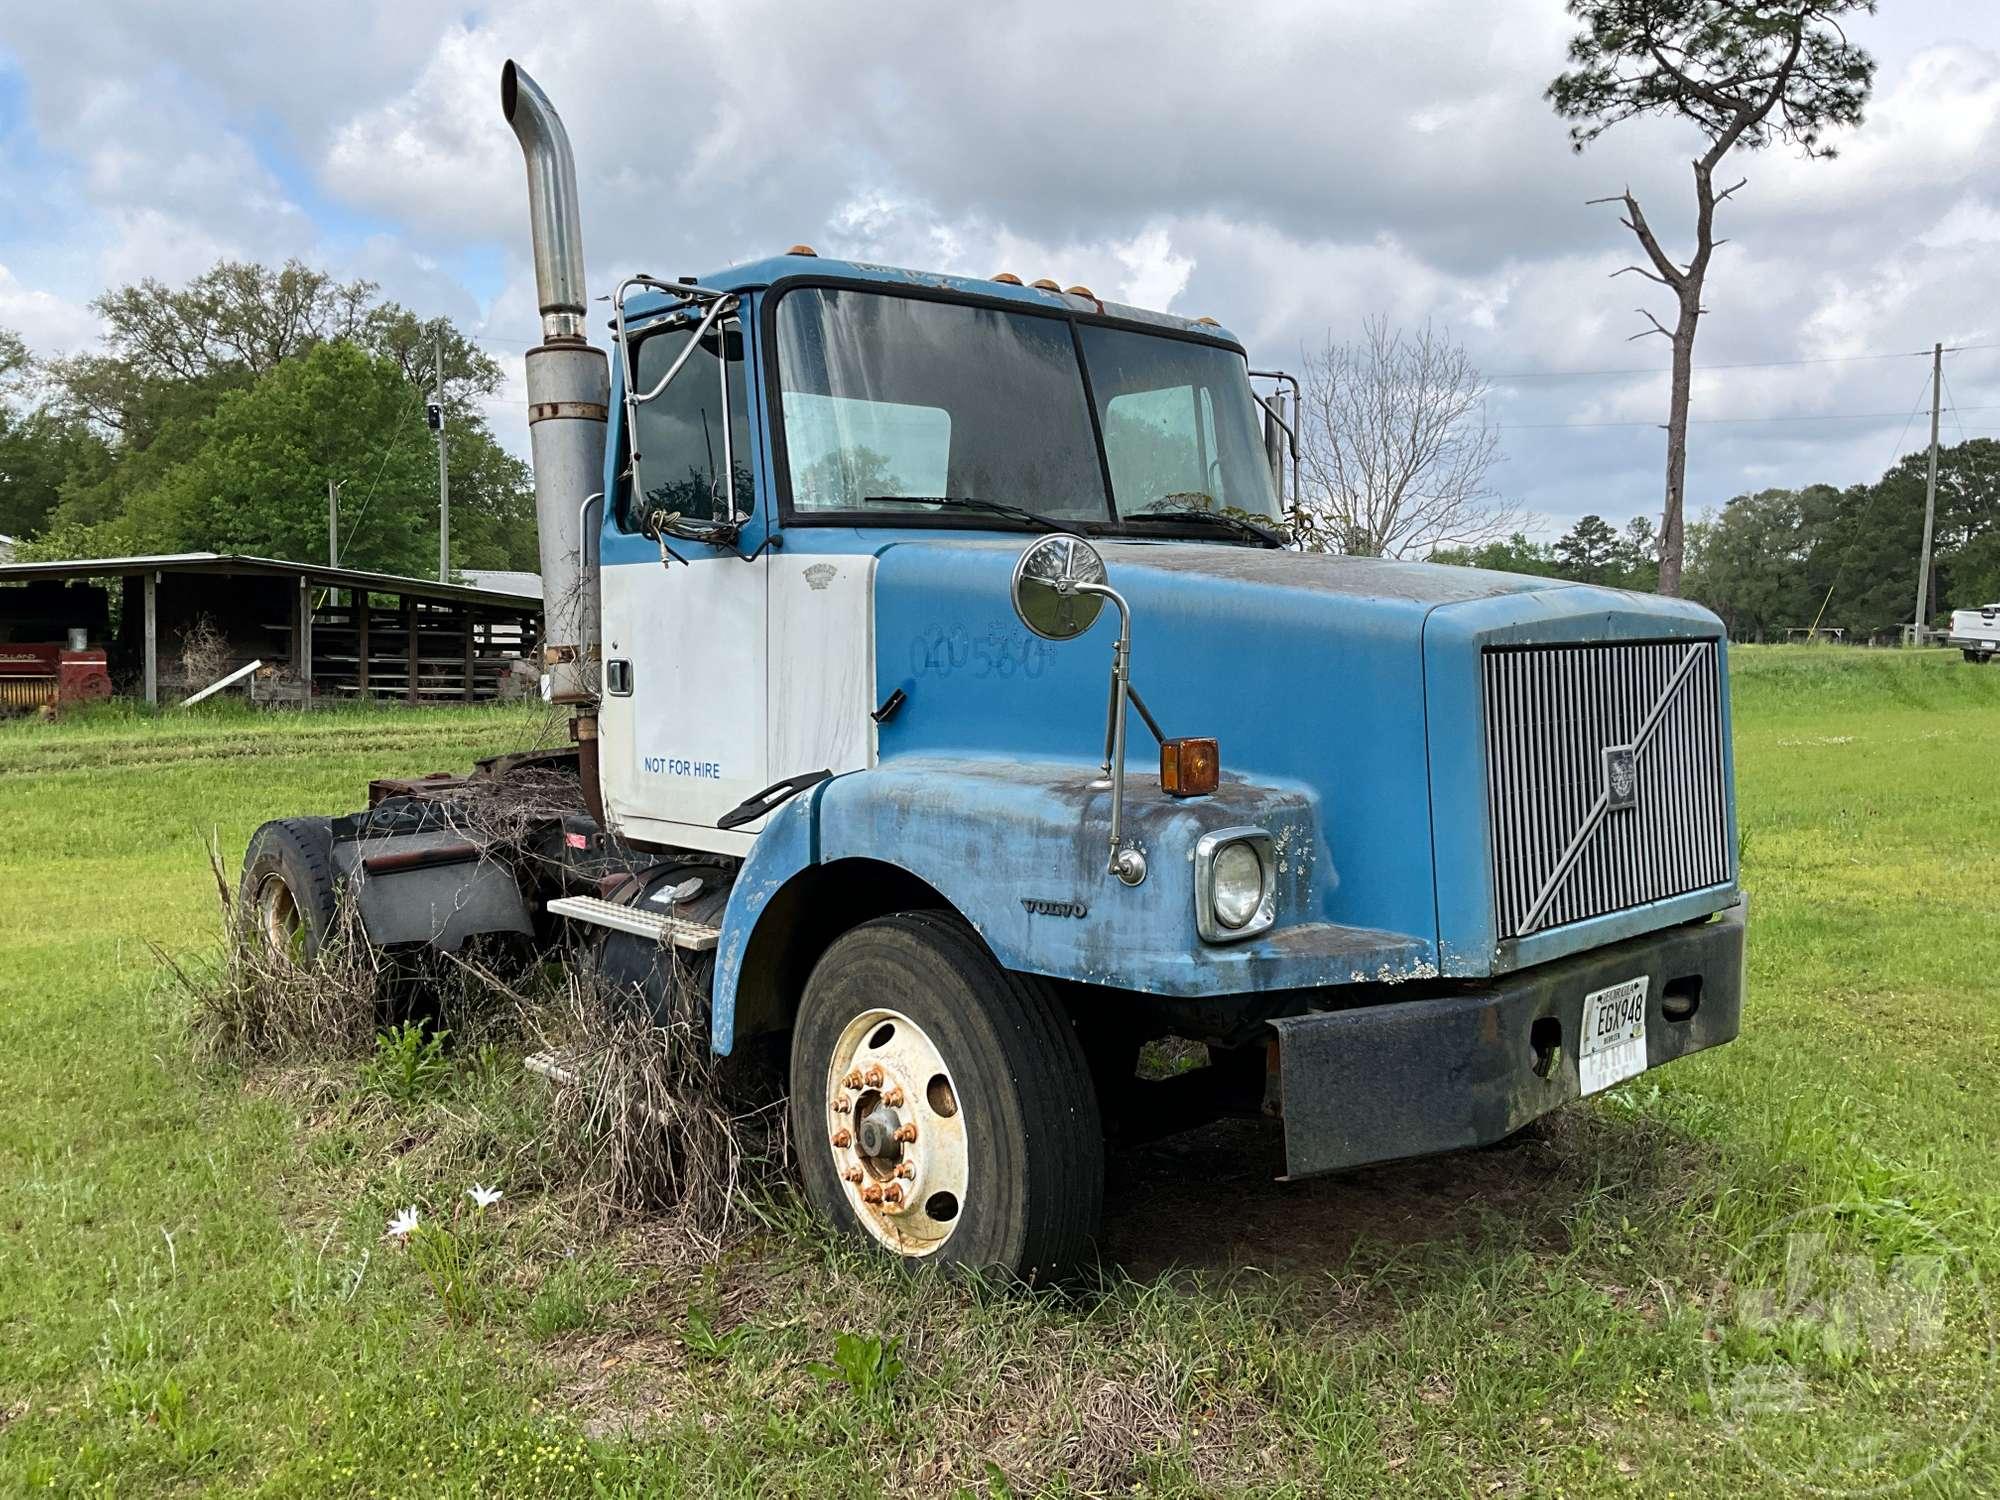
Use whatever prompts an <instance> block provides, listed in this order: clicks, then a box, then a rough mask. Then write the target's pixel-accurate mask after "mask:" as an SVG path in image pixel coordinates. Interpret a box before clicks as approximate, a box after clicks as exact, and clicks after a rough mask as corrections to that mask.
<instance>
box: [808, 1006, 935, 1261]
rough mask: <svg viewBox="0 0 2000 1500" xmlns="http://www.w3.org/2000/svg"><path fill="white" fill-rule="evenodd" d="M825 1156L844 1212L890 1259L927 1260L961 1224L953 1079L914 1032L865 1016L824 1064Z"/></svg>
mask: <svg viewBox="0 0 2000 1500" xmlns="http://www.w3.org/2000/svg"><path fill="white" fill-rule="evenodd" d="M824 1098H825V1110H824V1115H825V1119H826V1130H827V1142H828V1150H829V1151H830V1152H831V1154H832V1158H833V1170H834V1175H835V1177H836V1178H838V1179H839V1182H840V1186H841V1191H842V1192H843V1193H845V1194H846V1197H847V1202H848V1206H849V1207H851V1208H852V1209H853V1210H854V1215H855V1217H856V1218H858V1219H859V1220H860V1221H861V1223H862V1225H863V1226H864V1227H865V1228H866V1229H867V1230H868V1232H869V1234H870V1235H872V1236H873V1237H874V1238H875V1239H876V1240H877V1241H879V1242H880V1243H881V1244H883V1245H886V1246H887V1247H888V1248H889V1249H891V1250H894V1251H895V1252H896V1253H897V1254H899V1255H907V1256H924V1255H931V1254H934V1253H936V1251H937V1250H939V1249H940V1248H941V1247H942V1246H943V1245H944V1244H945V1242H946V1241H948V1240H949V1239H950V1238H951V1236H952V1234H953V1233H954V1232H955V1231H956V1230H957V1228H958V1226H959V1223H960V1222H961V1221H962V1220H963V1219H964V1217H965V1207H966V1203H965V1195H966V1189H967V1186H968V1177H969V1175H970V1173H969V1168H970V1156H969V1152H968V1150H967V1143H966V1131H965V1115H964V1113H963V1110H962V1099H961V1096H960V1094H959V1091H958V1083H957V1080H956V1079H955V1078H954V1077H953V1076H952V1073H951V1069H950V1067H949V1066H948V1065H947V1063H946V1062H945V1058H944V1054H943V1052H942V1051H940V1050H939V1048H938V1045H937V1043H936V1042H934V1041H932V1040H931V1038H930V1036H929V1034H928V1033H926V1032H925V1031H924V1029H923V1028H922V1027H921V1026H919V1025H917V1023H916V1022H914V1021H912V1020H911V1019H910V1018H909V1017H908V1016H906V1015H904V1014H902V1013H901V1012H900V1011H893V1010H879V1009H877V1010H866V1011H863V1012H862V1013H861V1014H860V1015H858V1016H856V1017H855V1018H854V1019H853V1020H851V1021H849V1022H848V1023H847V1025H846V1026H845V1027H844V1028H843V1029H842V1031H841V1033H840V1037H839V1039H838V1040H837V1041H836V1042H835V1043H834V1047H833V1055H832V1057H831V1059H830V1060H829V1062H828V1065H827V1076H826V1090H825V1095H824Z"/></svg>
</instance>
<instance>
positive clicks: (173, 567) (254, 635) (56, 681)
mask: <svg viewBox="0 0 2000 1500" xmlns="http://www.w3.org/2000/svg"><path fill="white" fill-rule="evenodd" d="M507 582H509V583H513V580H512V579H508V580H507ZM541 617H542V606H541V599H540V598H539V596H537V595H534V594H528V593H523V592H520V591H519V585H518V584H517V585H515V586H514V587H495V586H489V585H481V584H465V583H439V582H435V581H432V580H427V579H420V578H404V577H399V576H397V575H395V574H389V573H371V572H364V571H361V570H357V569H352V568H337V567H329V566H324V565H318V564H310V563H296V562H283V561H279V560H277V559H273V558H264V557H238V556H230V555H227V554H222V553H214V552H191V553H176V554H171V555H166V556H158V557H100V558H79V559H71V560H64V561H59V562H13V563H5V564H0V702H4V703H6V704H8V705H11V706H13V707H16V708H20V707H31V706H34V705H35V704H38V703H43V702H53V701H55V700H56V699H57V698H58V697H61V696H74V695H75V692H74V689H73V688H65V686H64V684H65V680H66V679H67V680H68V681H69V682H71V683H72V684H73V683H75V682H78V681H81V680H83V679H84V678H85V677H89V678H90V680H92V681H93V682H97V683H106V682H107V681H108V686H110V687H111V688H113V689H115V690H116V691H117V692H118V693H119V694H121V695H126V696H132V697H137V698H143V699H144V700H145V701H146V702H148V703H159V702H161V701H163V699H164V700H165V701H173V700H174V699H176V698H180V697H186V696H188V695H190V694H194V693H198V692H200V691H202V690H203V689H204V688H207V687H210V686H212V685H213V684H215V683H216V682H218V681H220V680H222V679H223V678H225V677H227V676H229V675H230V674H232V673H235V672H238V671H241V670H242V669H244V668H247V667H249V666H250V665H251V663H253V662H254V663H257V664H258V666H257V668H256V670H255V671H253V672H250V673H248V674H247V679H246V680H247V682H248V684H249V687H248V690H249V691H250V692H252V693H253V694H254V695H256V696H259V697H270V698H278V699H289V700H291V701H297V702H304V703H308V704H310V703H311V702H313V701H315V700H317V701H322V702H325V701H341V700H353V699H364V698H372V699H378V700H395V699H401V700H404V701H407V702H411V703H416V702H481V701H486V700H490V699H493V698H496V697H501V696H505V695H508V694H509V693H512V692H513V691H515V690H516V688H517V686H518V685H520V684H522V683H531V682H532V679H533V671H534V669H533V663H534V659H535V652H536V649H537V645H538V642H539V640H540V637H541ZM102 694H103V687H102V686H100V687H98V688H97V689H96V691H95V693H94V694H92V695H95V696H102Z"/></svg>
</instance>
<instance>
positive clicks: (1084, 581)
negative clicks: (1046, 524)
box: [1013, 531, 1146, 885]
mask: <svg viewBox="0 0 2000 1500" xmlns="http://www.w3.org/2000/svg"><path fill="white" fill-rule="evenodd" d="M1105 576H1106V575H1105V572H1104V559H1103V558H1102V557H1101V556H1100V555H1099V554H1098V551H1097V549H1096V548H1095V547H1093V546H1091V545H1090V543H1089V542H1086V541H1085V540H1084V539H1083V538H1082V537H1080V536H1071V535H1070V534H1069V533H1068V532H1066V531H1058V532H1052V533H1051V534H1050V535H1048V536H1044V537H1037V538H1036V539H1035V540H1034V541H1033V542H1030V543H1029V544H1028V547H1027V550H1026V551H1024V552H1022V554H1021V560H1020V561H1019V562H1017V563H1015V564H1014V581H1013V596H1014V613H1015V614H1016V615H1018V616H1020V619H1021V623H1022V624H1023V625H1025V626H1027V627H1028V629H1030V630H1032V631H1033V632H1034V633H1035V634H1036V635H1038V636H1040V637H1042V638H1043V639H1044V640H1049V641H1069V640H1075V639H1076V637H1078V636H1080V635H1082V634H1083V633H1084V632H1085V631H1086V630H1088V629H1090V627H1091V626H1092V625H1095V624H1096V623H1097V617H1098V616H1099V615H1100V614H1102V613H1103V612H1104V601H1105V600H1107V599H1108V600H1110V601H1111V602H1112V603H1113V604H1115V605H1117V606H1118V639H1117V640H1116V641H1115V642H1114V643H1113V644H1112V647H1111V708H1110V711H1109V713H1108V715H1107V718H1106V723H1105V726H1104V776H1105V778H1106V779H1107V781H1108V783H1109V785H1110V788H1111V860H1110V864H1109V867H1108V868H1109V870H1110V873H1111V874H1113V875H1116V876H1117V877H1118V878H1119V879H1120V880H1121V881H1123V882H1124V883H1125V884H1126V885H1137V884H1139V882H1140V881H1142V880H1144V879H1145V878H1146V856H1145V855H1144V854H1142V853H1140V852H1139V850H1137V849H1136V848H1133V847H1131V846H1130V845H1127V844H1126V843H1125V842H1124V821H1125V704H1126V700H1127V699H1128V698H1129V697H1130V696H1131V659H1132V611H1131V610H1130V609H1129V608H1128V607H1127V606H1126V604H1125V600H1124V597H1123V596H1122V595H1120V594H1119V592H1118V591H1117V590H1116V589H1114V588H1112V587H1111V585H1110V584H1109V583H1107V582H1106V581H1105Z"/></svg>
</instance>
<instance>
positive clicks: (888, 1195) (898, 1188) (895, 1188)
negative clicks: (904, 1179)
mask: <svg viewBox="0 0 2000 1500" xmlns="http://www.w3.org/2000/svg"><path fill="white" fill-rule="evenodd" d="M882 1201H883V1202H884V1203H901V1202H902V1201H903V1185H902V1184H901V1183H899V1182H892V1183H890V1184H889V1185H888V1186H887V1187H885V1188H883V1189H882Z"/></svg>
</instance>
